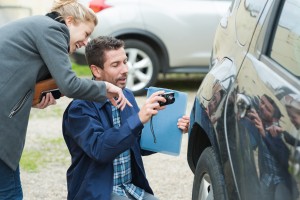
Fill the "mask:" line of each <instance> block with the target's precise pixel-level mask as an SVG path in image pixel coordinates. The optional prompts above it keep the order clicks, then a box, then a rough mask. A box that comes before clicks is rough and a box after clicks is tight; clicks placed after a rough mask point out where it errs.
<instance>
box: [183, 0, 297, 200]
mask: <svg viewBox="0 0 300 200" xmlns="http://www.w3.org/2000/svg"><path fill="white" fill-rule="evenodd" d="M299 5H300V2H299V1H297V0H287V1H275V0H268V1H266V0H264V1H255V0H252V1H250V0H249V1H247V0H236V1H235V2H234V6H233V7H232V11H231V13H229V14H228V15H227V16H225V17H224V18H223V19H222V20H221V23H220V25H219V27H218V28H217V32H216V36H215V41H214V46H213V53H212V69H211V70H210V71H209V73H208V74H207V75H206V77H205V78H204V80H203V82H202V83H201V85H200V87H199V90H198V92H197V95H196V98H195V104H194V106H193V108H192V112H191V129H190V131H189V144H188V162H189V165H190V167H191V170H192V171H194V168H195V164H196V163H197V159H198V158H199V157H200V155H201V152H202V151H203V150H204V147H205V146H210V145H211V146H213V147H214V148H215V151H217V152H218V153H217V154H218V155H219V159H220V163H221V165H222V168H223V175H224V178H225V182H226V189H227V194H228V199H237V198H238V199H267V198H271V199H272V198H274V195H276V196H278V197H279V196H280V195H281V196H282V198H283V197H284V198H285V199H298V198H299V188H298V185H299V183H300V179H299V164H300V162H299V158H298V157H297V155H298V154H299V147H298V146H299V144H300V140H299V136H300V120H299V119H300V78H299V77H300V76H299V75H300V73H299V72H300V67H299V66H300V62H299V57H300V52H299V50H298V49H299V40H298V39H297V38H298V37H299V35H300V32H299V31H298V28H297V25H296V24H297V22H299V20H297V19H299V17H300V16H299V15H300V14H297V13H300V7H299ZM281 9H283V11H282V13H283V14H282V16H280V14H278V13H279V12H280V10H281ZM278 17H280V19H278ZM277 21H278V22H279V25H278V26H277ZM283 49H286V51H285V50H283ZM226 63H227V64H226ZM220 91H223V92H220ZM218 95H219V97H218V98H216V96H218ZM216 99H218V100H219V101H218V102H217V103H216V102H215V101H216ZM297 99H299V100H298V101H297ZM293 101H294V104H293V103H292V102H293ZM296 102H297V103H296ZM197 104H199V105H197ZM291 104H293V105H294V107H293V108H291ZM295 105H296V106H295ZM298 109H299V110H298ZM297 110H298V111H297ZM296 112H298V115H297V114H296ZM251 113H252V114H251ZM253 113H257V117H254V116H256V115H254V114H253ZM270 113H272V115H271V114H270ZM296 115H297V116H298V121H297V116H296ZM204 119H206V120H207V122H205V123H204V122H203V120H204ZM254 122H255V123H254ZM275 130H276V131H275ZM272 131H273V132H272ZM212 134H213V135H212ZM199 135H201V136H199ZM203 135H207V136H206V137H205V136H203ZM203 138H207V140H208V141H207V140H205V139H203ZM199 139H202V141H203V142H201V141H199ZM194 140H195V141H194ZM224 141H225V143H224ZM195 144H197V145H195ZM203 146H204V147H203ZM228 165H230V167H229V168H228ZM194 181H195V180H194ZM277 185H280V187H281V189H278V188H277ZM268 191H269V192H268ZM231 193H233V194H234V195H232V194H231ZM231 195H232V196H231Z"/></svg>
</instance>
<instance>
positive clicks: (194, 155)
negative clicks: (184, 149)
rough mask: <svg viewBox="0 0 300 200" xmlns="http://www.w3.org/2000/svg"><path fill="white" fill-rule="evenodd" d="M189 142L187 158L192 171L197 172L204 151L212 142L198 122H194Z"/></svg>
mask: <svg viewBox="0 0 300 200" xmlns="http://www.w3.org/2000/svg"><path fill="white" fill-rule="evenodd" d="M188 144H189V145H188V153H187V160H188V164H189V166H190V168H191V170H192V172H193V173H195V169H196V165H197V162H198V160H199V158H200V156H201V154H202V152H203V151H204V149H205V148H207V147H209V146H211V145H212V144H211V141H210V139H209V137H208V135H207V134H206V132H205V131H204V130H203V129H202V128H201V126H200V125H199V124H197V123H194V124H193V126H192V129H191V131H190V135H189V141H188Z"/></svg>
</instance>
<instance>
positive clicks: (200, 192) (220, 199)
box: [192, 147, 226, 200]
mask: <svg viewBox="0 0 300 200" xmlns="http://www.w3.org/2000/svg"><path fill="white" fill-rule="evenodd" d="M224 185H225V183H224V178H223V174H222V172H221V167H220V163H219V162H218V159H217V156H216V153H215V151H214V149H213V148H212V147H207V148H206V149H205V150H204V151H203V153H202V154H201V156H200V158H199V160H198V162H197V166H196V170H195V176H194V183H193V193H192V200H212V199H217V200H225V199H226V194H225V188H224Z"/></svg>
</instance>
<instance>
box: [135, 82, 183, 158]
mask: <svg viewBox="0 0 300 200" xmlns="http://www.w3.org/2000/svg"><path fill="white" fill-rule="evenodd" d="M159 90H164V91H165V92H174V93H175V94H174V96H175V102H174V103H173V104H170V105H167V106H166V108H165V109H164V110H161V111H159V112H158V114H157V115H155V116H153V117H152V129H153V132H154V134H155V138H156V143H155V142H154V136H153V135H152V132H151V126H150V123H151V120H150V121H148V122H147V123H146V124H145V125H144V128H143V131H142V135H141V142H140V145H141V148H142V149H144V150H150V151H154V152H160V153H165V154H169V155H174V156H178V155H179V154H180V149H181V141H182V130H180V129H179V128H178V127H177V121H178V119H179V118H181V117H182V116H183V115H185V112H186V106H187V94H186V93H184V92H179V91H176V90H171V89H166V88H157V87H150V88H148V91H147V97H149V96H150V95H151V94H152V93H154V92H156V91H159Z"/></svg>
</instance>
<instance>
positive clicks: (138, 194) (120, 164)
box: [112, 105, 144, 200]
mask: <svg viewBox="0 0 300 200" xmlns="http://www.w3.org/2000/svg"><path fill="white" fill-rule="evenodd" d="M112 118H113V125H114V127H115V128H118V127H120V125H121V121H120V115H119V110H118V109H117V108H116V107H115V106H113V105H112ZM113 166H114V181H113V184H114V186H113V192H114V193H116V194H117V195H119V196H125V197H127V195H126V192H128V193H129V194H131V195H132V196H133V197H135V199H138V200H142V199H143V197H144V190H143V189H141V188H139V187H137V186H135V185H134V184H132V183H131V182H132V174H131V159H130V150H129V149H128V150H126V151H124V152H123V153H121V154H120V155H119V156H118V157H117V158H116V159H114V161H113Z"/></svg>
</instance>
